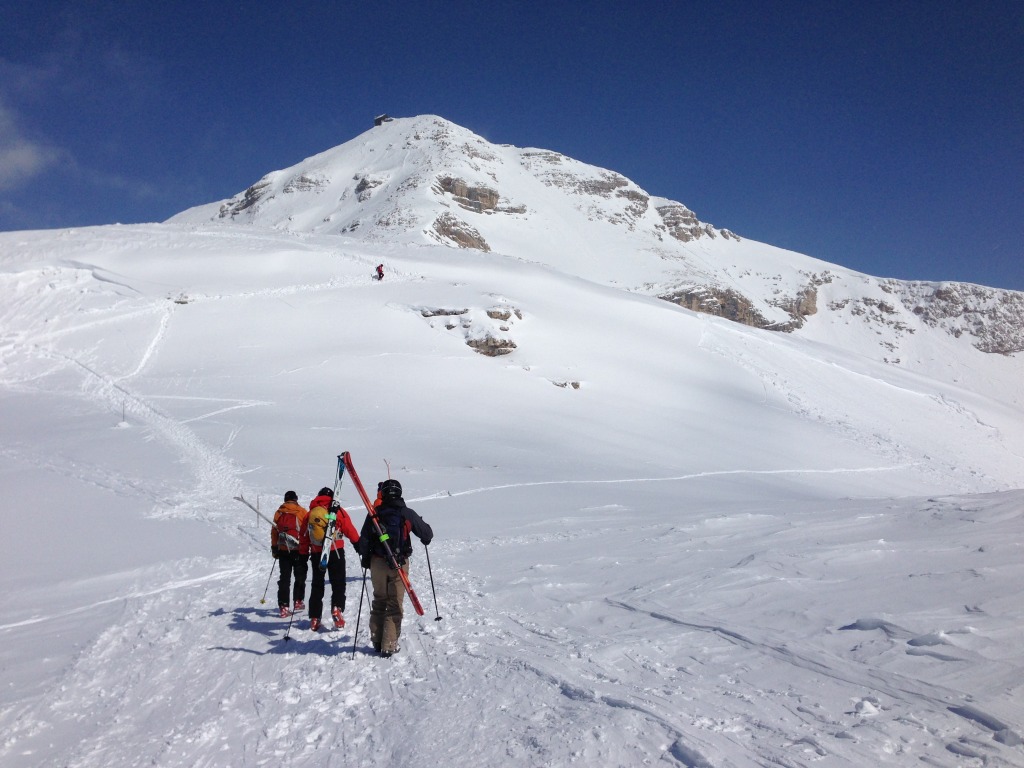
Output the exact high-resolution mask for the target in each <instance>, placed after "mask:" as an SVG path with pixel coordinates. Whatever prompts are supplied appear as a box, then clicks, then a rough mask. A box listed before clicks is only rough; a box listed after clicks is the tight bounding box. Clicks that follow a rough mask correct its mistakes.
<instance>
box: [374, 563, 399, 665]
mask: <svg viewBox="0 0 1024 768" xmlns="http://www.w3.org/2000/svg"><path fill="white" fill-rule="evenodd" d="M402 570H403V571H405V573H409V564H408V563H406V564H405V565H403V566H402ZM370 581H371V582H372V583H373V602H371V603H370V640H371V642H372V643H373V647H374V649H375V650H378V651H383V652H384V653H394V652H395V651H397V650H398V638H399V636H401V634H402V604H403V603H404V602H405V584H404V583H403V581H402V577H401V576H399V575H398V571H396V570H394V569H392V568H389V567H388V561H387V559H385V558H383V557H378V556H377V555H374V556H373V559H371V560H370Z"/></svg>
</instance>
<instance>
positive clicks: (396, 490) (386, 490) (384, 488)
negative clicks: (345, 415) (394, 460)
mask: <svg viewBox="0 0 1024 768" xmlns="http://www.w3.org/2000/svg"><path fill="white" fill-rule="evenodd" d="M380 497H381V498H382V499H400V498H402V484H401V483H400V482H398V481H397V480H385V481H384V482H383V483H381V484H380Z"/></svg>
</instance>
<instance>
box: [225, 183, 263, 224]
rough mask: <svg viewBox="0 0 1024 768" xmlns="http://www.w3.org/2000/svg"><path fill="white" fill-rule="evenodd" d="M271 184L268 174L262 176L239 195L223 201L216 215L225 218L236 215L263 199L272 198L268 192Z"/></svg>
mask: <svg viewBox="0 0 1024 768" xmlns="http://www.w3.org/2000/svg"><path fill="white" fill-rule="evenodd" d="M272 184H273V180H272V179H271V178H270V177H269V176H264V177H263V178H262V179H260V180H259V181H257V182H256V183H255V184H253V185H252V186H251V187H249V188H248V189H247V190H245V191H244V192H243V193H242V194H241V195H235V196H234V197H233V198H231V199H230V200H227V201H225V202H224V204H223V205H221V207H220V212H219V213H218V214H217V215H218V217H219V218H222V219H226V218H230V217H232V216H237V215H238V214H239V213H241V212H242V211H245V210H248V209H249V208H252V207H254V206H256V205H257V204H259V203H261V202H263V200H264V199H266V200H273V199H274V196H273V195H272V194H268V193H269V192H270V191H271V185H272Z"/></svg>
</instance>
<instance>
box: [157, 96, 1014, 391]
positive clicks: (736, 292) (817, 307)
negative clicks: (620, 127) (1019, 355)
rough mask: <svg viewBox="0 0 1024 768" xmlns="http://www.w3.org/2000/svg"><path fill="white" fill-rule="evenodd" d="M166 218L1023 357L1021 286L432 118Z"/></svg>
mask: <svg viewBox="0 0 1024 768" xmlns="http://www.w3.org/2000/svg"><path fill="white" fill-rule="evenodd" d="M171 221H172V222H186V223H187V222H207V221H220V222H233V223H244V224H255V225H259V226H262V227H271V228H275V229H284V230H287V231H291V232H299V233H334V234H347V235H351V236H352V237H353V238H355V239H357V240H358V241H360V242H365V243H381V242H388V243H396V242H401V243H409V244H422V243H433V242H441V243H445V244H448V245H450V246H453V247H459V248H470V249H477V250H481V251H485V252H490V251H493V252H495V253H501V254H505V255H508V256H512V257H514V258H517V259H522V260H524V261H531V262H536V263H540V264H544V265H547V266H550V267H552V268H555V269H558V270H561V271H564V272H567V273H569V274H572V275H575V276H579V277H584V278H586V279H588V280H593V281H595V282H599V283H602V284H605V285H611V286H615V287H619V288H624V289H627V290H631V291H636V292H640V293H644V294H646V295H652V296H660V297H662V298H665V299H667V300H669V301H673V302H676V303H679V304H681V305H682V306H685V307H687V308H689V309H693V310H696V311H700V312H707V313H710V314H714V315H720V316H724V317H728V318H729V319H732V320H736V321H738V322H741V323H745V324H748V325H752V326H755V327H760V328H768V329H772V330H780V331H795V330H800V331H801V332H802V334H803V335H807V336H809V337H810V338H816V339H821V338H823V337H824V338H825V339H826V340H828V341H832V342H835V343H838V344H839V345H840V346H843V347H846V348H851V347H856V348H858V351H860V352H862V353H865V354H869V355H870V356H872V357H873V358H874V359H878V360H882V361H884V362H887V363H889V364H891V365H898V366H902V367H904V368H910V369H911V370H917V366H918V363H919V361H920V360H921V359H922V356H921V355H920V354H918V352H917V351H916V348H915V344H914V343H913V341H914V340H913V339H912V338H911V337H912V336H913V335H914V334H918V333H921V334H922V335H926V336H929V337H934V336H937V335H940V334H941V335H945V336H948V337H950V338H952V339H953V340H954V341H953V344H954V348H957V345H964V346H967V345H971V346H974V347H975V348H976V349H979V350H980V351H983V352H986V353H999V354H1013V353H1016V352H1020V351H1024V294H1021V293H1019V292H1013V291H1002V290H996V289H991V288H985V287H982V286H976V285H966V284H960V283H919V282H918V283H908V282H906V281H898V280H888V279H879V278H875V277H871V276H868V275H863V274H860V273H857V272H853V271H852V270H848V269H844V268H842V267H840V266H838V265H835V264H829V263H827V262H824V261H821V260H818V259H814V258H811V257H809V256H805V255H803V254H798V253H794V252H792V251H786V250H783V249H780V248H776V247H774V246H771V245H767V244H765V243H759V242H756V241H751V240H749V239H745V238H741V237H738V236H737V235H735V234H733V233H731V232H729V231H728V230H723V229H716V228H715V227H713V226H711V225H710V224H705V223H703V222H701V221H699V220H698V219H697V217H696V216H695V215H694V214H693V212H692V211H690V210H689V209H688V208H687V207H686V206H684V205H683V204H681V203H678V202H675V201H672V200H667V199H664V198H659V197H655V196H652V195H650V194H648V193H647V192H646V191H644V190H643V189H641V188H640V187H639V186H637V185H636V184H635V183H633V182H632V181H630V180H629V179H627V178H625V177H624V176H622V175H621V174H618V173H616V172H614V171H610V170H606V169H603V168H597V167H594V166H590V165H586V164H584V163H580V162H578V161H576V160H573V159H572V158H569V157H566V156H564V155H561V154H559V153H557V152H552V151H549V150H542V149H520V148H517V147H513V146H508V145H501V146H499V145H494V144H491V143H489V142H487V141H485V140H484V139H483V138H481V137H480V136H477V135H476V134H474V133H472V132H471V131H469V130H467V129H465V128H463V127H461V126H458V125H455V124H453V123H451V122H449V121H447V120H444V119H442V118H440V117H436V116H432V115H427V116H421V117H415V118H403V119H398V120H392V121H390V122H386V123H383V124H382V125H379V126H376V127H374V128H372V129H371V130H369V131H367V132H366V133H364V134H362V135H361V136H358V137H356V138H355V139H352V140H351V141H348V142H346V143H345V144H342V145H340V146H338V147H335V148H333V149H331V150H328V151H327V152H323V153H321V154H319V155H316V156H314V157H311V158H307V159H306V160H303V161H302V162H300V163H298V164H296V165H294V166H292V167H290V168H286V169H284V170H281V171H275V172H273V173H270V174H268V175H267V176H265V177H264V178H262V179H260V180H259V181H258V182H257V183H255V184H253V185H252V186H251V187H249V188H248V189H246V190H245V191H244V192H241V193H239V194H238V195H236V196H235V197H233V198H231V199H230V200H225V201H222V202H220V203H214V204H211V205H206V206H200V207H199V208H194V209H191V210H189V211H185V212H183V213H181V214H179V215H178V216H176V217H174V218H172V219H171ZM879 337H881V338H879ZM926 346H927V345H926ZM927 373H928V374H929V375H935V371H934V370H933V369H929V370H928V371H927Z"/></svg>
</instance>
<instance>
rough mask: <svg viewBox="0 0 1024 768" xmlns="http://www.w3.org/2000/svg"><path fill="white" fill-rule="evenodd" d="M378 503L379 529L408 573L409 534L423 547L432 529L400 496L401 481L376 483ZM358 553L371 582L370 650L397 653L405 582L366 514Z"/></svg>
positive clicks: (388, 653) (430, 536)
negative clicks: (393, 566)
mask: <svg viewBox="0 0 1024 768" xmlns="http://www.w3.org/2000/svg"><path fill="white" fill-rule="evenodd" d="M377 495H378V498H379V502H377V503H375V504H374V506H375V507H376V508H377V517H378V519H379V520H380V526H381V529H382V530H383V531H384V533H386V534H387V536H388V545H389V546H390V547H391V552H392V554H393V555H394V556H395V559H396V560H397V561H398V565H399V567H401V569H402V570H403V571H405V573H406V574H408V573H409V556H410V555H411V554H412V539H411V536H410V534H411V533H414V534H416V538H418V539H419V540H420V541H421V542H422V543H423V546H427V545H429V544H430V541H431V539H433V538H434V532H433V530H431V528H430V526H429V525H427V523H426V522H424V520H423V518H422V517H420V516H419V515H418V514H416V511H415V510H413V509H410V508H409V507H407V506H406V505H405V500H404V499H402V484H401V483H399V482H398V481H397V480H385V481H384V482H382V483H379V484H378V485H377ZM356 546H357V548H358V550H359V554H360V555H361V560H360V562H361V564H362V566H363V568H369V569H370V581H371V582H372V583H373V602H372V603H371V604H370V639H371V641H372V642H373V649H374V650H375V651H377V652H378V653H379V654H380V655H381V656H384V657H388V656H391V654H393V653H398V638H399V636H400V635H401V634H402V616H403V603H404V602H405V584H404V583H403V581H402V577H401V576H399V575H398V571H397V570H395V569H393V568H391V567H390V565H389V563H388V559H387V553H386V552H385V549H384V545H383V544H382V543H381V541H380V536H379V535H378V534H377V531H376V529H375V528H374V526H373V520H372V518H371V517H370V516H369V515H367V516H366V520H365V521H364V522H363V528H362V531H360V534H359V544H358V545H356Z"/></svg>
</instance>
